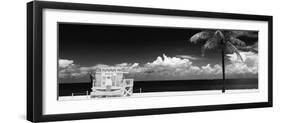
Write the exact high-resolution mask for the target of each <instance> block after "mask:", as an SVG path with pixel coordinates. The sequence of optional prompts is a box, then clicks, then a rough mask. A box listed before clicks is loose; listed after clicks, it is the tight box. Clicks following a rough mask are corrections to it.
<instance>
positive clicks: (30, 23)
mask: <svg viewBox="0 0 281 123" xmlns="http://www.w3.org/2000/svg"><path fill="white" fill-rule="evenodd" d="M44 8H51V9H67V10H86V11H101V12H120V13H131V14H150V15H169V16H188V17H204V18H221V19H238V20H256V21H266V22H268V101H266V102H257V103H241V104H225V105H207V106H192V107H174V108H158V109H140V110H126V111H107V112H92V113H71V114H58V115H44V114H43V113H42V112H43V105H42V104H43V102H42V100H43V95H42V90H43V89H42V88H43V84H42V71H43V67H42V62H43V61H42V45H43V44H42V29H43V26H42V17H43V13H42V10H43V9H44ZM272 25H273V17H272V16H264V15H248V14H233V13H217V12H201V11H185V10H169V9H155V8H139V7H124V6H108V5H93V4H80V3H63V2H46V1H33V2H29V3H27V120H29V121H31V122H45V121H63V120H79V119H93V118H106V117H123V116H137V115H155V114H169V113H185V112H200V111H214V110H229V109H245V108H259V107H272V106H273V96H272V92H273V91H272V65H273V63H272V59H273V58H272V54H273V53H272V42H273V41H272V37H273V33H272V31H273V30H272Z"/></svg>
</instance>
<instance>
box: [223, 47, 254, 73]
mask: <svg viewBox="0 0 281 123" xmlns="http://www.w3.org/2000/svg"><path fill="white" fill-rule="evenodd" d="M240 54H241V57H242V59H243V61H241V60H239V59H238V58H237V55H236V54H228V56H229V60H230V63H229V64H227V65H226V75H228V76H229V77H232V78H237V77H248V78H251V77H257V75H258V66H259V63H258V61H259V59H258V54H256V53H253V52H240Z"/></svg>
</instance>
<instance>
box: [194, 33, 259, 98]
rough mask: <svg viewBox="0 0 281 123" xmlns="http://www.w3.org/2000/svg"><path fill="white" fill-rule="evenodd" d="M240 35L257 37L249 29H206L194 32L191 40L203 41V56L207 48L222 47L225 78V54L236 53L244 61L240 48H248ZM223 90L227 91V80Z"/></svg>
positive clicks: (223, 75) (223, 74)
mask: <svg viewBox="0 0 281 123" xmlns="http://www.w3.org/2000/svg"><path fill="white" fill-rule="evenodd" d="M240 36H247V37H256V36H257V35H256V34H253V33H251V32H249V31H230V30H206V31H201V32H199V33H196V34H194V35H193V36H192V37H191V38H190V39H189V41H190V42H191V43H195V44H196V43H198V42H203V43H204V45H203V46H202V47H201V52H202V56H204V55H205V51H206V50H210V49H215V48H221V55H222V77H223V80H225V65H224V61H225V54H227V53H235V54H236V55H237V56H238V58H239V59H240V60H241V61H243V59H242V57H241V55H240V53H239V50H238V49H240V48H241V49H243V48H244V49H247V46H246V44H245V42H244V41H242V40H240V39H238V37H240ZM222 92H223V93H224V92H225V82H224V81H223V88H222Z"/></svg>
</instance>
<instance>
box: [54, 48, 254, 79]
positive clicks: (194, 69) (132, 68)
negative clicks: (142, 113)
mask: <svg viewBox="0 0 281 123" xmlns="http://www.w3.org/2000/svg"><path fill="white" fill-rule="evenodd" d="M228 56H229V63H227V65H226V68H225V70H226V77H227V78H241V77H245V78H249V77H257V74H258V55H257V54H255V53H252V52H241V56H242V58H243V60H244V61H243V62H242V61H240V60H239V59H238V58H237V56H236V55H235V54H228ZM60 61H62V62H60V63H62V64H60V67H61V69H60V71H59V77H60V78H72V79H73V78H75V79H79V78H80V79H81V78H83V77H84V78H85V77H86V78H88V75H89V73H92V72H94V71H95V70H96V69H97V68H99V67H121V68H123V69H124V70H125V71H127V72H129V74H127V75H126V77H127V78H134V79H135V80H136V81H148V80H192V79H221V78H222V67H221V65H219V64H215V65H211V64H206V65H203V66H196V65H194V64H193V63H192V61H191V60H190V59H188V58H187V57H186V58H179V57H168V56H166V55H165V54H163V56H158V57H157V58H156V59H155V60H154V61H152V62H147V63H145V64H142V65H140V64H139V63H120V64H115V65H105V64H97V65H95V66H90V67H79V65H75V64H74V62H73V61H72V60H64V59H62V60H60Z"/></svg>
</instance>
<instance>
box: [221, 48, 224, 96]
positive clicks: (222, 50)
mask: <svg viewBox="0 0 281 123" xmlns="http://www.w3.org/2000/svg"><path fill="white" fill-rule="evenodd" d="M224 47H225V44H224V43H222V49H221V56H222V62H221V64H222V93H224V92H225V67H224Z"/></svg>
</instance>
